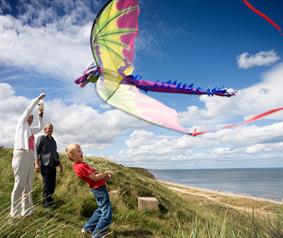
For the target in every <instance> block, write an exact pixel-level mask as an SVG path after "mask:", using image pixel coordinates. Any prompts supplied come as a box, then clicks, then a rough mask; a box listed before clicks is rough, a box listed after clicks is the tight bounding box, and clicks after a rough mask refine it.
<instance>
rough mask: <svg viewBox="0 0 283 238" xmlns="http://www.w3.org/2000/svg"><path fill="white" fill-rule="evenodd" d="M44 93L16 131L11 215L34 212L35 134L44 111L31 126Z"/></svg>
mask: <svg viewBox="0 0 283 238" xmlns="http://www.w3.org/2000/svg"><path fill="white" fill-rule="evenodd" d="M44 96H45V94H44V93H41V94H40V95H39V96H38V97H37V98H35V99H34V100H33V101H32V102H31V104H30V105H29V106H28V107H27V108H26V110H25V111H24V113H23V114H22V116H21V117H20V119H19V120H18V123H17V126H16V133H15V143H14V151H13V161H12V168H13V171H14V177H15V182H14V188H13V191H12V194H11V212H10V215H11V217H20V216H29V215H31V214H32V197H31V192H32V182H33V175H34V160H35V158H36V152H35V143H34V134H35V133H38V132H39V131H41V130H42V128H43V111H39V113H38V115H39V125H38V126H36V127H31V124H32V122H33V115H32V111H33V109H34V108H35V106H36V105H37V104H38V102H39V100H41V99H43V98H44Z"/></svg>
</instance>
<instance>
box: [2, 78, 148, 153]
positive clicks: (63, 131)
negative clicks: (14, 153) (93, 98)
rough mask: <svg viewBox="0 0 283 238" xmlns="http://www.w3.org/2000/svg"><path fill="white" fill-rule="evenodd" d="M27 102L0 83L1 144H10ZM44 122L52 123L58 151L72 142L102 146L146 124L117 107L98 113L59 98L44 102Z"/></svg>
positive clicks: (95, 146) (87, 145) (6, 85)
mask: <svg viewBox="0 0 283 238" xmlns="http://www.w3.org/2000/svg"><path fill="white" fill-rule="evenodd" d="M47 96H48V95H47ZM30 101H31V100H29V99H27V98H25V97H20V96H16V95H15V92H14V91H13V89H12V88H11V86H10V85H9V84H5V83H2V84H0V111H1V114H0V134H1V138H0V145H4V146H7V147H13V142H14V132H15V126H16V123H17V120H18V118H19V117H20V115H21V113H23V110H24V108H26V107H27V105H28V104H29V103H30ZM45 122H51V123H53V124H54V128H55V129H54V136H55V138H56V140H57V142H58V145H59V149H60V150H63V149H64V148H65V146H66V145H67V144H69V143H72V142H76V143H80V144H82V145H83V147H85V148H88V149H90V148H92V149H94V148H96V149H102V148H105V147H107V146H109V145H111V144H112V143H113V142H114V140H115V139H116V138H117V137H118V136H119V135H120V134H121V133H124V132H125V130H127V129H133V128H141V127H143V126H145V125H146V124H145V123H143V122H140V121H139V120H138V119H135V118H133V117H130V116H128V115H127V114H125V113H123V112H121V111H119V110H108V111H106V112H103V113H99V112H98V111H97V110H95V109H93V108H91V107H88V106H86V105H83V104H72V105H69V106H67V105H65V104H64V103H63V102H62V101H61V100H53V101H47V102H46V103H45ZM35 123H36V121H35Z"/></svg>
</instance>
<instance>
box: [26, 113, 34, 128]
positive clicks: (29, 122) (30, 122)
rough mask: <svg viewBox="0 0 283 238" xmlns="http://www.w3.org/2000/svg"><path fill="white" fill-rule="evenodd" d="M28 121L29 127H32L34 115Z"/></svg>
mask: <svg viewBox="0 0 283 238" xmlns="http://www.w3.org/2000/svg"><path fill="white" fill-rule="evenodd" d="M27 121H28V125H29V126H30V125H31V124H32V122H33V115H32V114H30V115H29V117H28V120H27Z"/></svg>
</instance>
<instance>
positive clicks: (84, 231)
mask: <svg viewBox="0 0 283 238" xmlns="http://www.w3.org/2000/svg"><path fill="white" fill-rule="evenodd" d="M82 233H87V234H91V231H90V230H87V229H85V228H84V227H83V228H82Z"/></svg>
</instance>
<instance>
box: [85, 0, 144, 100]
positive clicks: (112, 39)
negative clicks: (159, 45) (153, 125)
mask: <svg viewBox="0 0 283 238" xmlns="http://www.w3.org/2000/svg"><path fill="white" fill-rule="evenodd" d="M138 16H139V5H138V0H112V1H109V2H108V3H107V4H106V5H105V6H104V7H103V8H102V9H101V11H100V12H99V13H98V15H97V17H96V19H95V21H94V23H93V26H92V29H91V35H90V44H91V49H92V54H93V57H94V60H95V63H96V65H97V67H98V69H99V71H100V79H99V80H101V81H102V82H104V81H106V80H107V77H111V75H109V74H113V73H114V74H115V75H128V74H132V72H133V69H134V67H133V58H134V43H135V39H136V36H137V33H138ZM116 79H117V80H118V81H117V80H115V81H112V80H110V82H111V83H113V85H111V87H110V88H109V87H108V88H107V89H106V88H105V87H102V88H100V89H99V90H102V91H107V93H108V96H109V97H111V95H112V94H113V93H114V92H115V90H116V89H117V88H118V87H119V84H120V81H121V80H122V79H123V77H117V78H116ZM119 80H120V81H119ZM102 82H101V83H102ZM109 90H110V91H109ZM101 93H103V94H105V92H101Z"/></svg>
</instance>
